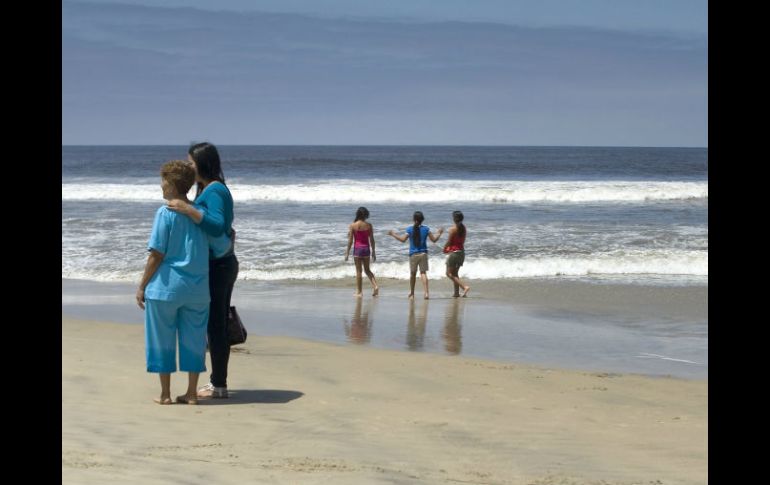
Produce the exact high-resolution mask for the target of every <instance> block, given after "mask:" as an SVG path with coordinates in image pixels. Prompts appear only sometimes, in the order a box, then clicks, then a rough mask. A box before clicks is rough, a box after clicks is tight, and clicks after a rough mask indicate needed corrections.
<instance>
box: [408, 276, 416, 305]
mask: <svg viewBox="0 0 770 485" xmlns="http://www.w3.org/2000/svg"><path fill="white" fill-rule="evenodd" d="M416 279H417V271H415V272H413V273H412V272H410V273H409V298H414V283H415V281H416Z"/></svg>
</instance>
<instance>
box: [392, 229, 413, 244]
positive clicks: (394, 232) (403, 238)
mask: <svg viewBox="0 0 770 485" xmlns="http://www.w3.org/2000/svg"><path fill="white" fill-rule="evenodd" d="M388 235H389V236H393V237H394V238H396V239H398V240H399V241H401V242H406V239H407V237H409V235H408V234H404V235H403V236H399V235H398V234H396V231H394V230H393V229H391V230H390V231H388Z"/></svg>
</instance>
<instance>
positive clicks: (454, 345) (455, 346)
mask: <svg viewBox="0 0 770 485" xmlns="http://www.w3.org/2000/svg"><path fill="white" fill-rule="evenodd" d="M464 303H465V302H463V301H462V300H458V299H453V300H452V301H451V302H449V303H448V304H447V307H446V315H444V330H443V331H442V336H443V337H444V349H446V351H447V352H448V353H450V354H452V355H458V354H459V353H460V351H461V350H462V346H463V342H462V322H461V320H462V319H461V318H460V314H461V313H462V312H463V309H464Z"/></svg>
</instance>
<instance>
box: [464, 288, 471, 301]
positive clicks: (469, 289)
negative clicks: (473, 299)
mask: <svg viewBox="0 0 770 485" xmlns="http://www.w3.org/2000/svg"><path fill="white" fill-rule="evenodd" d="M469 291H471V287H470V286H466V287H465V291H463V298H465V297H466V296H468V292H469Z"/></svg>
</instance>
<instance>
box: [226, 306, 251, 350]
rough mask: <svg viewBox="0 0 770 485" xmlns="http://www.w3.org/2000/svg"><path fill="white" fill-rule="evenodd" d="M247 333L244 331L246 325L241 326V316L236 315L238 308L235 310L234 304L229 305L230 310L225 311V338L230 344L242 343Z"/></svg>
mask: <svg viewBox="0 0 770 485" xmlns="http://www.w3.org/2000/svg"><path fill="white" fill-rule="evenodd" d="M247 335H248V332H247V331H246V327H244V326H243V322H241V316H240V315H238V310H236V309H235V307H234V306H231V307H230V310H229V311H228V312H227V339H228V340H229V342H230V345H238V344H242V343H244V342H245V341H246V336H247Z"/></svg>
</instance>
